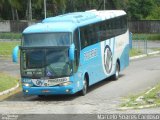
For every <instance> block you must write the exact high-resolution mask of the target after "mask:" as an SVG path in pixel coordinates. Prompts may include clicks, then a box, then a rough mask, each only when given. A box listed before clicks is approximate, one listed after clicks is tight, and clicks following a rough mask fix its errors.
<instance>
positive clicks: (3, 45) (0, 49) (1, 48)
mask: <svg viewBox="0 0 160 120" xmlns="http://www.w3.org/2000/svg"><path fill="white" fill-rule="evenodd" d="M17 45H20V42H19V41H11V42H0V56H11V55H12V50H13V48H14V47H15V46H17Z"/></svg>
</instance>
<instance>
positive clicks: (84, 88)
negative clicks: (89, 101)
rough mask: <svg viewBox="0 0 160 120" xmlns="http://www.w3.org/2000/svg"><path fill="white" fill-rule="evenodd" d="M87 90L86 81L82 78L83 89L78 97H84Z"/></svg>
mask: <svg viewBox="0 0 160 120" xmlns="http://www.w3.org/2000/svg"><path fill="white" fill-rule="evenodd" d="M87 88H88V84H87V80H86V78H84V80H83V89H82V90H81V91H80V95H82V96H84V95H86V93H87Z"/></svg>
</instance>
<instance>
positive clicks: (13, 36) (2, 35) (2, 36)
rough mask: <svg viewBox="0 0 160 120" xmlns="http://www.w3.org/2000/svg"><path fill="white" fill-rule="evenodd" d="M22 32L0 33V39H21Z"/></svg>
mask: <svg viewBox="0 0 160 120" xmlns="http://www.w3.org/2000/svg"><path fill="white" fill-rule="evenodd" d="M21 38H22V34H21V33H0V39H10V40H13V39H21Z"/></svg>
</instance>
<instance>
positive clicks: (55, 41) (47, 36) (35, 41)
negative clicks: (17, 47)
mask: <svg viewBox="0 0 160 120" xmlns="http://www.w3.org/2000/svg"><path fill="white" fill-rule="evenodd" d="M70 44H71V33H69V32H54V33H32V34H23V39H22V46H24V47H41V46H69V45H70Z"/></svg>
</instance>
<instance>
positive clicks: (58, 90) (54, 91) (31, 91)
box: [22, 85, 76, 95]
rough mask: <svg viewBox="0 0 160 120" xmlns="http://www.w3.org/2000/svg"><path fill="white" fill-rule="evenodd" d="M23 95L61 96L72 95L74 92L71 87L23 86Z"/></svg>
mask: <svg viewBox="0 0 160 120" xmlns="http://www.w3.org/2000/svg"><path fill="white" fill-rule="evenodd" d="M22 88H23V93H24V94H25V95H61V94H74V93H76V91H75V90H74V87H73V86H72V85H69V86H53V87H29V86H23V87H22Z"/></svg>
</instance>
